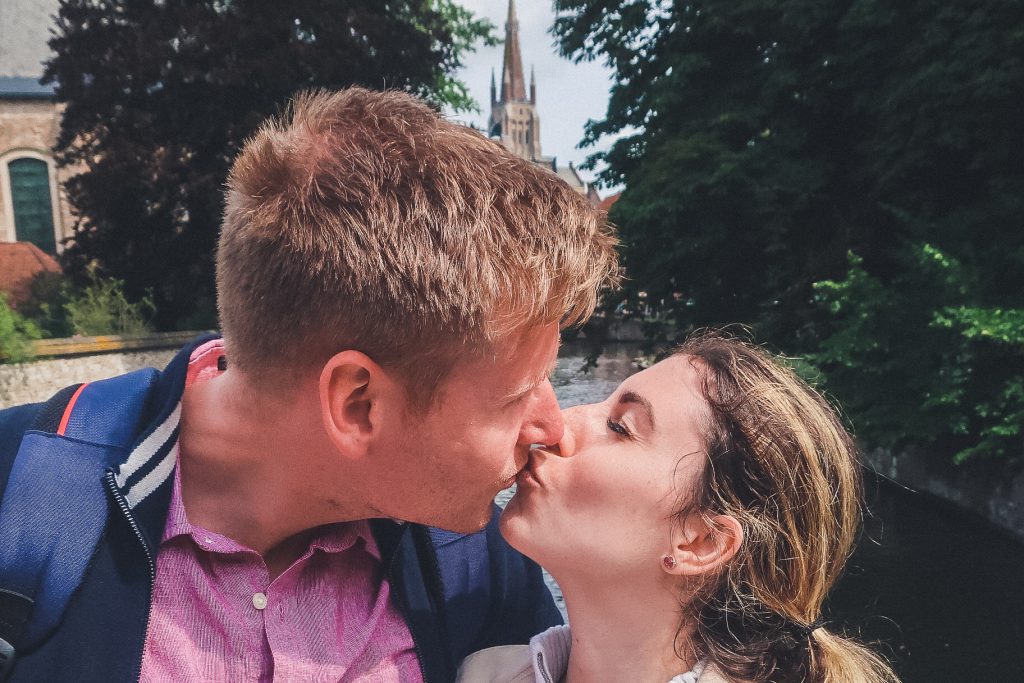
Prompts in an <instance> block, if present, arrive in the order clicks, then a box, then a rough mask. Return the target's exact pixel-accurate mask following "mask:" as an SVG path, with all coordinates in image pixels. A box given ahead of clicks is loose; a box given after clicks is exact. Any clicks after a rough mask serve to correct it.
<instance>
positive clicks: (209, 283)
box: [44, 0, 493, 328]
mask: <svg viewBox="0 0 1024 683" xmlns="http://www.w3.org/2000/svg"><path fill="white" fill-rule="evenodd" d="M492 28H493V27H492V26H491V24H490V23H489V22H486V21H481V20H477V19H475V18H474V17H473V16H472V14H471V13H470V12H468V11H467V10H465V9H463V8H462V7H460V6H459V5H458V4H457V3H456V2H454V1H453V0H398V1H396V2H388V3H382V2H378V1H377V0H292V1H290V2H276V1H271V0H182V1H179V2H162V1H161V0H62V1H61V4H60V11H59V15H58V17H57V26H56V32H55V35H54V37H53V39H52V40H51V41H50V46H51V48H52V49H53V51H54V56H53V58H52V59H51V61H50V62H49V64H48V66H47V69H46V73H45V76H44V79H45V80H47V81H49V82H53V83H55V84H56V86H57V96H58V99H59V100H60V101H61V102H63V103H65V104H66V109H65V111H64V116H63V120H62V127H61V132H60V136H59V139H58V142H57V146H56V151H57V158H58V162H59V163H60V164H63V165H70V166H72V167H75V168H84V169H85V172H84V173H81V174H79V175H76V176H75V177H73V178H72V179H71V180H70V181H69V182H68V183H67V186H66V188H67V192H68V197H69V199H70V201H71V203H72V205H73V206H74V207H75V210H76V211H77V213H78V216H79V219H78V222H77V225H76V234H75V239H74V241H73V242H72V243H71V245H70V248H69V249H67V250H66V251H65V252H64V264H65V266H66V268H67V269H68V270H69V271H70V272H72V273H73V274H76V275H78V276H79V277H82V276H84V274H85V273H86V272H87V270H88V268H89V267H91V266H94V265H98V266H99V267H100V271H101V274H102V275H104V276H107V275H110V276H114V277H116V278H118V279H121V280H123V281H124V283H125V287H126V293H127V295H128V296H129V297H130V298H132V299H136V300H137V299H140V298H141V297H143V296H144V295H145V292H146V291H147V290H151V291H152V292H153V297H154V302H155V304H156V306H157V321H156V322H157V324H158V326H159V327H162V328H170V327H174V326H176V325H177V324H178V323H179V321H182V320H184V319H190V323H191V324H193V325H194V324H196V312H197V310H199V311H200V312H202V311H207V316H209V315H210V314H211V313H212V311H213V305H212V302H213V300H214V283H213V254H214V248H215V244H216V235H217V229H218V225H219V217H220V214H221V210H222V206H221V202H222V198H221V194H222V192H221V188H222V186H223V184H224V181H225V179H226V177H227V171H228V168H229V166H230V162H231V160H232V159H233V157H234V156H235V155H236V153H237V152H238V150H239V149H240V147H241V145H242V144H243V142H244V140H245V139H246V137H247V136H249V135H250V134H252V132H253V131H254V129H255V127H256V126H257V125H258V124H259V122H260V121H262V120H263V119H264V118H265V117H266V116H268V115H270V114H273V113H275V112H277V111H279V110H280V108H281V107H282V106H283V105H284V104H285V103H286V102H287V100H288V99H289V98H290V96H291V95H293V94H294V93H295V92H296V91H297V90H300V89H304V88H314V87H323V88H341V87H345V86H349V85H354V84H358V85H364V86H367V87H371V88H398V89H403V90H406V91H410V92H413V93H415V94H418V95H420V96H422V97H424V98H426V99H428V100H429V101H432V102H434V103H436V104H437V105H438V106H439V107H440V106H441V105H445V104H447V105H450V106H452V107H453V108H455V109H456V110H464V109H466V108H470V107H472V106H473V103H472V100H471V99H470V97H469V96H468V93H467V90H466V88H465V86H464V85H463V84H462V83H460V82H459V81H458V80H456V79H455V78H454V76H453V74H454V72H455V70H456V69H457V68H458V67H459V66H460V64H461V62H462V59H463V58H464V56H465V54H466V53H467V51H471V50H472V49H473V47H474V45H475V44H476V42H478V41H479V40H488V41H490V40H492V38H491V31H492ZM201 322H203V323H205V325H204V326H212V324H213V321H212V320H205V321H201Z"/></svg>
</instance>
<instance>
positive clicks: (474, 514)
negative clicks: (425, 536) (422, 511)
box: [401, 502, 494, 535]
mask: <svg viewBox="0 0 1024 683" xmlns="http://www.w3.org/2000/svg"><path fill="white" fill-rule="evenodd" d="M462 512H463V514H458V515H445V516H443V517H436V518H432V519H429V520H423V521H420V520H412V519H410V520H401V521H407V522H410V523H414V524H422V525H424V526H429V527H434V528H435V529H441V530H443V531H449V532H451V533H454V534H463V535H465V534H475V533H476V532H478V531H480V530H482V529H483V528H484V527H486V526H487V524H488V523H489V522H490V521H491V517H492V516H493V514H494V507H493V505H491V503H490V502H488V503H487V506H486V508H484V509H482V510H479V509H474V510H469V509H467V510H464V511H462Z"/></svg>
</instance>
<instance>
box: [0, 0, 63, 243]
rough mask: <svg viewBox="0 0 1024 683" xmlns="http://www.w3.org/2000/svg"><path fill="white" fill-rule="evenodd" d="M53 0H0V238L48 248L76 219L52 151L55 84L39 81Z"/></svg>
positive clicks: (54, 8)
mask: <svg viewBox="0 0 1024 683" xmlns="http://www.w3.org/2000/svg"><path fill="white" fill-rule="evenodd" d="M57 4H58V3H57V0H3V2H2V3H0V243H11V242H29V243H31V244H34V245H35V246H36V247H38V248H39V249H40V250H41V251H42V252H44V253H47V254H56V253H57V252H58V251H60V249H61V240H63V239H64V238H65V237H68V236H70V234H71V230H72V225H73V221H72V218H71V214H70V210H69V206H68V203H67V201H66V198H65V197H64V194H63V192H62V191H61V189H60V188H61V183H62V181H63V180H64V179H65V178H66V177H67V176H68V175H70V174H71V173H72V172H71V171H69V170H67V169H58V168H57V166H56V164H55V163H54V159H53V154H52V152H51V149H52V147H53V145H54V143H55V142H56V140H57V134H58V132H59V130H60V107H59V106H58V104H57V102H56V97H55V96H54V91H53V87H52V86H43V85H40V84H39V78H40V76H42V73H43V62H44V61H45V60H46V59H47V58H48V56H49V48H48V46H47V44H46V43H47V40H48V39H49V30H50V26H51V25H52V24H53V15H54V14H55V13H56V11H57ZM25 251H26V250H23V249H22V250H18V252H17V253H19V254H21V253H24V252H25ZM12 253H13V252H12ZM12 258H13V257H12Z"/></svg>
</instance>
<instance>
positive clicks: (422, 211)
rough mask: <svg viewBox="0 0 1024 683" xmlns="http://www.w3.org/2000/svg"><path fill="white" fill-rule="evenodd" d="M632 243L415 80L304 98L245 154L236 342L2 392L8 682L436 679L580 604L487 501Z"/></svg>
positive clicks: (2, 598)
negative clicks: (34, 572)
mask: <svg viewBox="0 0 1024 683" xmlns="http://www.w3.org/2000/svg"><path fill="white" fill-rule="evenodd" d="M614 242H615V241H614V237H613V235H612V233H611V231H610V229H609V228H608V227H607V226H606V224H605V223H604V221H603V217H602V216H601V215H600V214H598V213H597V212H595V211H594V210H593V209H592V208H591V207H590V206H589V204H588V203H587V202H586V201H585V200H584V199H583V198H582V197H580V196H578V195H577V194H576V193H574V192H573V191H572V190H571V189H570V188H569V187H568V186H566V185H565V184H563V183H562V182H561V181H560V180H558V179H557V177H556V176H555V175H554V174H551V173H549V172H548V171H546V170H543V169H541V168H539V167H537V166H535V165H533V164H530V163H528V162H526V161H523V160H521V159H518V158H517V157H515V156H513V155H512V154H511V153H509V152H507V151H506V150H504V149H503V148H501V147H500V146H499V145H497V144H495V143H493V142H490V141H488V140H486V139H484V138H483V137H482V136H480V135H479V134H477V133H476V132H474V131H472V130H469V129H467V128H464V127H461V126H458V125H454V124H451V123H449V122H446V121H444V120H443V119H441V118H440V117H439V116H438V115H437V114H436V113H435V112H434V111H433V110H431V109H430V108H428V107H427V106H425V105H423V104H422V103H420V102H418V101H417V100H415V99H414V98H412V97H410V96H407V95H403V94H400V93H394V92H391V93H374V92H370V91H366V90H362V89H350V90H346V91H342V92H336V93H314V94H307V95H304V96H301V97H299V98H298V99H297V100H296V101H295V102H294V104H293V107H292V109H291V111H290V113H289V114H288V115H286V116H285V117H284V118H283V119H282V120H279V121H271V122H268V123H267V124H265V125H264V126H263V127H262V129H261V130H260V131H259V132H258V133H257V134H256V135H255V137H253V138H252V139H251V140H250V141H249V142H248V143H247V144H246V146H245V148H244V149H243V150H242V152H241V154H240V155H239V157H238V158H237V160H236V161H235V164H234V166H233V168H232V171H231V175H230V178H229V181H228V189H227V198H226V209H225V215H224V222H223V228H222V234H221V237H220V243H219V246H218V253H217V289H218V307H219V313H220V322H221V329H222V333H223V339H203V340H198V341H197V342H196V343H194V344H192V345H190V346H189V347H187V348H185V349H183V350H182V351H181V353H180V354H179V355H178V357H177V358H176V359H175V360H174V361H172V362H171V364H170V365H169V366H168V368H167V369H166V370H165V371H164V372H163V373H155V371H150V372H149V373H148V374H147V373H142V374H141V375H140V374H139V373H135V374H134V375H129V376H125V377H122V378H115V379H112V380H107V381H106V383H103V382H101V383H97V384H96V385H95V386H92V385H89V386H86V387H85V388H84V389H82V390H79V389H71V388H69V390H68V391H67V392H64V394H62V395H61V396H59V397H57V398H55V399H54V400H52V401H50V402H49V403H48V404H47V405H46V406H43V407H40V406H22V407H19V408H14V409H11V410H8V411H5V412H3V413H0V490H2V489H3V485H4V483H5V479H6V478H7V477H8V476H10V479H11V481H10V483H9V484H8V485H7V490H6V492H5V494H4V498H3V500H2V501H0V544H5V547H6V548H7V550H4V547H0V572H2V571H3V567H5V562H6V566H13V567H15V569H14V570H11V572H10V574H11V576H2V575H0V617H2V618H3V619H2V620H0V622H2V621H6V625H5V624H4V623H0V628H6V629H7V630H6V632H7V633H10V634H12V635H11V637H9V638H6V640H8V641H9V642H11V644H12V645H13V648H12V649H14V650H16V656H15V657H16V658H15V659H14V665H13V669H12V680H14V681H29V680H46V681H59V680H75V681H87V680H103V681H114V680H139V679H141V680H144V681H161V680H174V681H192V680H218V681H219V680H223V681H228V680H230V681H234V680H261V681H262V680H285V681H293V680H332V681H334V680H345V681H356V680H374V681H418V680H427V681H435V680H436V681H441V680H450V679H452V678H454V672H455V667H456V666H457V665H458V661H459V660H460V659H461V657H462V656H464V655H465V654H467V653H469V652H472V651H474V650H477V649H480V648H482V647H488V646H492V645H500V644H506V643H515V642H521V643H522V642H526V641H527V639H528V638H529V637H530V636H531V635H532V634H533V633H535V632H537V631H539V630H543V629H544V628H545V627H547V626H549V625H552V624H554V623H558V622H559V621H560V618H559V617H558V614H557V611H556V610H555V609H554V606H553V603H552V601H551V598H550V596H549V595H548V594H547V592H546V589H545V588H544V587H543V584H542V582H541V578H540V572H539V568H537V567H536V565H534V564H532V563H531V562H529V561H528V560H526V559H525V558H523V557H522V556H519V555H518V554H516V553H514V551H512V550H511V549H510V548H508V547H507V546H506V545H505V544H504V541H503V540H502V539H501V538H500V536H499V535H498V534H497V532H496V529H495V526H494V525H493V524H489V520H490V519H491V514H492V503H491V501H492V500H493V497H494V495H495V494H496V493H497V491H499V490H500V489H502V488H505V487H507V486H509V485H510V484H511V483H512V482H513V480H514V477H515V475H516V473H517V472H518V471H519V470H520V469H521V468H522V467H523V466H524V464H525V462H526V459H527V452H528V450H529V448H530V446H531V444H535V443H540V444H554V443H557V442H558V441H559V439H560V438H561V436H562V429H563V425H562V421H561V417H560V413H559V411H558V406H557V404H556V401H555V397H554V394H553V391H552V388H551V385H550V383H549V381H548V374H549V373H550V371H551V369H552V368H553V366H554V363H555V358H556V354H557V349H558V333H559V329H560V327H561V326H565V325H569V324H573V323H576V322H579V321H582V320H584V319H585V318H586V317H587V316H589V314H590V313H591V312H592V310H593V308H594V305H595V301H596V294H597V291H598V290H599V288H600V287H602V286H604V285H607V284H609V283H611V282H612V281H613V280H614V278H615V273H616V259H615V254H614ZM30 427H33V428H34V429H29V428H30ZM23 434H24V436H22V435H23ZM57 452H60V453H61V458H62V459H61V465H60V468H59V469H58V468H55V467H54V466H53V465H52V464H51V461H52V460H53V457H52V456H53V454H54V453H57ZM15 454H17V455H15ZM90 458H91V459H92V460H90ZM12 462H14V463H15V464H14V465H13V466H12ZM86 462H99V463H101V464H100V465H98V466H93V467H94V470H88V467H89V466H88V465H85V464H82V465H79V464H78V463H86ZM65 463H67V464H65ZM12 467H13V473H12ZM65 467H70V468H75V467H81V468H84V470H83V471H87V472H95V474H86V475H83V476H77V477H75V476H72V475H71V474H68V471H69V470H67V469H64V468H65ZM96 467H98V468H99V469H96ZM32 473H35V474H34V475H33V474H32ZM63 480H68V482H67V483H66V484H61V483H58V481H63ZM43 491H46V492H47V493H43ZM43 496H46V500H40V498H41V497H43ZM97 501H100V502H99V503H97ZM100 508H101V509H100ZM94 518H95V519H99V520H100V523H99V524H95V523H92V522H90V520H93V519H94ZM51 527H56V528H55V529H53V530H52V531H44V529H47V530H48V529H50V528H51ZM481 529H484V530H483V531H480V530H481ZM443 530H446V531H443ZM44 533H48V534H51V535H52V537H53V540H52V541H49V540H48V541H47V542H45V543H43V542H40V540H39V539H40V538H41V534H44ZM47 538H49V537H47ZM93 543H94V544H95V545H94V546H93ZM69 544H70V545H69ZM82 545H88V546H89V547H88V548H86V549H85V551H83V550H82V548H81V546H82ZM39 547H43V548H46V547H49V548H50V549H49V550H46V549H44V550H40V551H37V550H29V548H39ZM65 547H67V548H70V551H64V550H61V551H60V552H57V551H54V550H52V548H65ZM5 553H6V556H5ZM33 553H42V554H43V556H44V557H48V558H49V559H47V560H44V561H41V562H37V563H36V564H39V565H41V566H43V565H45V566H46V567H47V569H46V570H45V572H43V573H42V574H41V576H42V577H43V578H41V579H38V580H36V579H25V578H24V576H28V575H29V574H30V572H29V570H26V569H23V568H22V567H23V565H28V564H30V563H29V562H28V560H26V558H25V556H27V555H31V554H33ZM47 553H50V555H47ZM51 555H57V556H58V558H57V559H54V558H53V557H52V556H51ZM79 556H81V557H83V558H87V562H86V560H77V559H76V558H78V557H79ZM75 562H79V563H80V564H82V571H80V572H78V571H70V570H67V569H66V565H74V564H75ZM86 565H87V566H86ZM54 577H56V578H54ZM69 577H70V578H69ZM69 582H70V583H73V584H74V585H73V586H72V588H73V590H72V588H68V584H69ZM28 584H32V585H35V584H39V585H42V588H41V589H39V590H38V595H36V596H28V597H29V598H33V600H25V599H22V598H21V597H20V596H22V595H24V594H27V593H28V592H29V589H30V588H32V586H31V585H29V586H28V587H27V588H26V585H28ZM5 590H6V593H5V592H4V591H5ZM61 591H63V592H64V593H68V594H70V597H69V598H68V599H66V600H65V601H64V603H61V601H60V600H59V599H55V598H54V596H55V595H60V594H61ZM33 604H35V607H32V606H31V605H33ZM54 604H56V605H57V607H53V605H54ZM5 605H6V610H7V611H6V613H5ZM57 612H59V614H56V615H55V613H57ZM15 622H17V623H15ZM12 624H13V626H15V627H16V626H18V625H19V624H20V625H21V626H22V627H21V628H13V627H12ZM2 636H3V634H2V633H0V637H2ZM15 641H17V642H15Z"/></svg>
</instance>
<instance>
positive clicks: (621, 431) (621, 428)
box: [608, 418, 633, 439]
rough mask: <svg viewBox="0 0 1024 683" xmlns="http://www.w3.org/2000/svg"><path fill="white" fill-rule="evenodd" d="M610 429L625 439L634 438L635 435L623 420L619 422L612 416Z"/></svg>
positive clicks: (609, 422) (609, 424)
mask: <svg viewBox="0 0 1024 683" xmlns="http://www.w3.org/2000/svg"><path fill="white" fill-rule="evenodd" d="M608 429H610V430H611V431H613V432H615V433H616V434H618V435H619V436H620V437H622V438H624V439H632V438H633V435H632V434H630V432H629V429H627V428H626V425H624V424H622V423H621V422H617V421H615V420H613V419H611V418H608Z"/></svg>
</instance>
